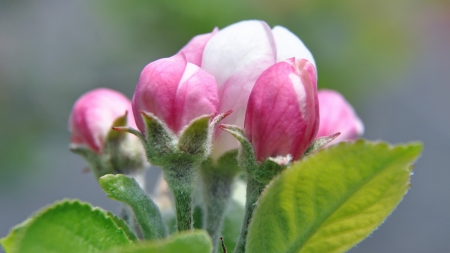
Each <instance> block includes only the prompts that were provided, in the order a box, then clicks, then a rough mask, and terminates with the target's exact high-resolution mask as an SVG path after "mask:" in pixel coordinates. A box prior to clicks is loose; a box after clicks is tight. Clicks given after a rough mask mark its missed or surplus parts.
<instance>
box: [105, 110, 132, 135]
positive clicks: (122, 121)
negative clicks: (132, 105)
mask: <svg viewBox="0 0 450 253" xmlns="http://www.w3.org/2000/svg"><path fill="white" fill-rule="evenodd" d="M127 115H128V112H125V115H123V116H120V117H118V118H117V119H115V120H114V122H113V124H112V126H111V130H109V131H108V134H107V135H106V139H105V142H117V141H118V140H120V139H123V138H125V136H126V133H124V132H121V131H116V130H114V127H120V126H126V125H127V121H128V120H127Z"/></svg>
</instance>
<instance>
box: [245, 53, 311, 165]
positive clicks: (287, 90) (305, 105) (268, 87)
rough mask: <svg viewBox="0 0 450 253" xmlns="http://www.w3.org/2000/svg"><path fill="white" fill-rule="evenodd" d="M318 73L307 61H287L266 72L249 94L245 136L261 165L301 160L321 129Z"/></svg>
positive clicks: (293, 59)
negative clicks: (276, 159)
mask: <svg viewBox="0 0 450 253" xmlns="http://www.w3.org/2000/svg"><path fill="white" fill-rule="evenodd" d="M316 82H317V80H316V70H315V68H314V65H312V64H311V63H310V62H308V61H307V60H305V59H302V60H298V59H295V58H291V59H288V60H286V61H283V62H279V63H276V64H275V65H273V66H271V67H270V68H268V69H267V70H266V71H264V72H263V73H262V74H261V76H260V77H259V78H258V80H257V81H256V84H255V86H254V87H253V90H252V92H251V94H250V99H249V101H248V107H247V112H246V114H245V124H244V129H245V134H246V137H247V138H248V140H249V141H250V143H251V144H252V146H253V149H254V152H255V156H256V159H257V160H258V161H260V162H262V161H264V160H265V159H267V158H268V157H277V156H287V155H291V156H292V157H293V160H297V159H299V158H300V157H301V156H302V155H303V153H304V152H305V151H306V149H307V148H308V146H309V144H310V143H311V142H312V141H313V140H314V138H315V136H316V133H317V129H318V127H319V103H318V99H317V87H316Z"/></svg>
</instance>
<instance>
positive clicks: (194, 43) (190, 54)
mask: <svg viewBox="0 0 450 253" xmlns="http://www.w3.org/2000/svg"><path fill="white" fill-rule="evenodd" d="M218 31H219V29H217V28H214V30H213V31H212V32H211V33H206V34H200V35H197V36H195V37H194V38H192V39H191V40H190V41H189V42H188V43H187V44H186V46H184V47H183V48H182V49H181V50H180V51H179V52H178V54H180V53H183V54H184V56H185V57H186V60H187V61H188V62H190V63H193V64H195V65H197V66H199V67H200V66H201V65H202V58H203V50H204V49H205V46H206V43H208V41H209V40H210V39H211V37H213V36H214V35H215V34H216V33H217V32H218Z"/></svg>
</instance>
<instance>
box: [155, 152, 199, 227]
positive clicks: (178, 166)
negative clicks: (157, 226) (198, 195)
mask: <svg viewBox="0 0 450 253" xmlns="http://www.w3.org/2000/svg"><path fill="white" fill-rule="evenodd" d="M194 164H195V163H194V162H193V161H192V160H191V159H190V157H187V156H183V155H180V156H178V155H176V156H175V157H173V159H171V161H170V162H169V163H166V166H164V167H163V172H164V178H165V179H166V181H167V184H168V185H169V188H170V189H171V190H172V193H173V197H174V199H175V211H176V217H177V229H178V232H181V231H185V230H192V229H194V219H193V193H194V189H195V185H194V179H195V178H196V174H197V173H196V172H197V168H195V166H194Z"/></svg>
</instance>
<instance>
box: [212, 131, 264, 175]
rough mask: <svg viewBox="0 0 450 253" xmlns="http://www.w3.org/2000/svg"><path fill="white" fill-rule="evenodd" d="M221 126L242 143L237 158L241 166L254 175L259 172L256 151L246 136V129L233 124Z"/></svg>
mask: <svg viewBox="0 0 450 253" xmlns="http://www.w3.org/2000/svg"><path fill="white" fill-rule="evenodd" d="M220 128H222V129H223V130H225V131H227V132H228V133H230V134H231V135H233V136H234V137H235V138H236V139H237V140H238V141H239V142H240V143H241V148H240V149H239V154H238V159H237V160H238V164H239V166H240V167H241V168H242V169H244V170H245V171H246V172H247V173H249V174H250V175H252V176H253V175H254V174H257V173H258V163H257V162H256V158H255V152H254V151H253V146H252V144H251V143H250V141H249V140H248V139H247V137H245V133H244V131H243V130H242V129H241V128H239V127H237V126H233V125H220Z"/></svg>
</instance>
